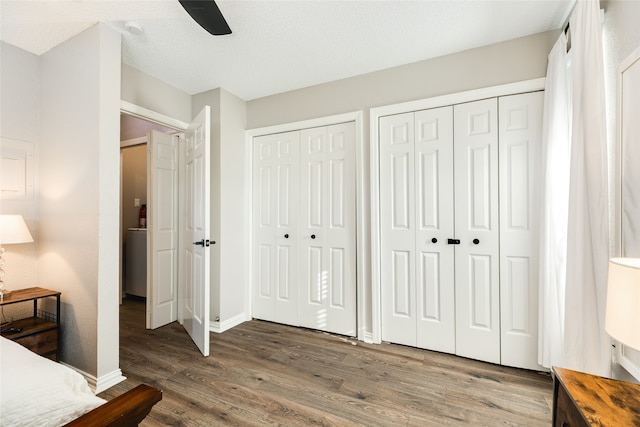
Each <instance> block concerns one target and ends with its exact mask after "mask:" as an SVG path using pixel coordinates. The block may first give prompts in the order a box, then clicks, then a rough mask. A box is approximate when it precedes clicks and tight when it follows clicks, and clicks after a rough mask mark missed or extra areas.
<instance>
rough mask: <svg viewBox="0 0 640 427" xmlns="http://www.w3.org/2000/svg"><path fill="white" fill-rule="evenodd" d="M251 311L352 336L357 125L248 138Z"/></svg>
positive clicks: (273, 319)
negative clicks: (250, 157) (251, 163)
mask: <svg viewBox="0 0 640 427" xmlns="http://www.w3.org/2000/svg"><path fill="white" fill-rule="evenodd" d="M253 171H254V186H253V188H254V198H253V217H254V236H255V237H254V268H253V271H254V291H253V292H254V298H253V301H254V304H253V316H254V317H256V318H259V319H263V320H270V321H275V322H279V323H285V324H289V325H294V326H304V327H308V328H313V329H318V330H322V331H328V332H335V333H339V334H343V335H350V336H354V335H356V223H355V218H356V211H355V207H356V198H355V124H354V123H353V122H350V123H344V124H338V125H332V126H325V127H318V128H312V129H304V130H301V131H294V132H288V133H283V134H275V135H267V136H260V137H256V138H254V170H253Z"/></svg>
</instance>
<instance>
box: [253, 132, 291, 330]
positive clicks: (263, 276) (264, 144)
mask: <svg viewBox="0 0 640 427" xmlns="http://www.w3.org/2000/svg"><path fill="white" fill-rule="evenodd" d="M299 137H300V136H299V133H298V132H288V133H282V134H274V135H266V136H261V137H257V138H255V139H254V146H253V148H254V169H253V172H254V173H253V177H254V178H253V179H254V182H253V188H254V191H255V193H254V196H253V200H254V202H253V218H254V245H253V247H254V268H253V271H254V278H253V279H254V280H253V283H254V287H255V288H254V292H253V295H254V298H253V316H254V317H256V318H259V319H264V320H270V321H276V322H281V323H287V324H292V325H297V324H298V316H297V308H298V307H297V302H298V292H297V287H296V286H297V274H298V270H297V266H298V262H299V261H298V257H299V254H298V238H297V229H298V205H299V200H298V193H299V189H298V183H299V156H298V146H299Z"/></svg>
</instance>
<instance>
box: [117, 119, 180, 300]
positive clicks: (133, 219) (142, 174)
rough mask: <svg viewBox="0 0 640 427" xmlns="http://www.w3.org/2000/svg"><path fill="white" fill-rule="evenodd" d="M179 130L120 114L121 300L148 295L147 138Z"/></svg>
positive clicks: (142, 298)
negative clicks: (150, 133) (154, 134)
mask: <svg viewBox="0 0 640 427" xmlns="http://www.w3.org/2000/svg"><path fill="white" fill-rule="evenodd" d="M152 130H155V131H158V132H162V133H167V134H173V133H176V132H178V130H176V129H174V128H171V127H167V126H164V125H162V124H158V123H154V122H152V121H149V120H145V119H144V118H140V117H135V116H133V115H130V114H126V113H121V114H120V298H121V299H120V302H121V303H122V298H136V299H140V300H144V301H145V302H146V298H147V229H146V205H147V186H148V184H150V183H148V182H147V176H148V174H147V138H148V134H149V132H151V131H152Z"/></svg>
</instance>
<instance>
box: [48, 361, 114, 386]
mask: <svg viewBox="0 0 640 427" xmlns="http://www.w3.org/2000/svg"><path fill="white" fill-rule="evenodd" d="M60 363H61V364H62V365H64V366H66V367H68V368H71V369H73V370H74V371H76V372H77V373H79V374H80V375H82V376H83V377H84V378H85V379H86V380H87V383H88V384H89V388H90V389H91V391H93V392H94V393H95V394H98V393H102V392H103V391H105V390H108V389H109V388H111V387H113V386H114V385H116V384H118V383H120V382H122V381H124V380H126V379H127V377H125V376H123V375H122V371H121V370H120V369H119V368H118V369H116V370H114V371H111V372H109V373H108V374H106V375H102V376H101V377H100V378H96V377H95V376H93V375H91V374H88V373H86V372H84V371H83V370H81V369H78V368H76V367H75V366H71V365H69V364H67V363H64V362H60Z"/></svg>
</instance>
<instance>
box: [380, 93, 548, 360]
mask: <svg viewBox="0 0 640 427" xmlns="http://www.w3.org/2000/svg"><path fill="white" fill-rule="evenodd" d="M542 99H543V96H542V93H541V92H537V93H530V94H522V95H513V96H505V97H500V98H491V99H486V100H481V101H475V102H469V103H465V104H458V105H455V106H447V107H442V108H435V109H430V110H423V111H416V112H409V113H404V114H397V115H393V116H386V117H381V118H380V119H379V144H380V145H379V149H380V165H379V166H380V239H381V246H380V247H381V253H380V267H381V269H380V274H381V277H380V283H381V323H382V339H383V340H385V341H391V342H395V343H400V344H406V345H413V346H417V347H420V348H426V349H430V350H437V351H442V352H448V353H454V354H458V355H461V356H465V357H469V358H473V359H478V360H484V361H488V362H492V363H502V364H505V365H510V366H519V367H525V368H530V369H539V366H538V365H537V363H536V358H537V292H538V286H537V253H538V247H537V243H536V234H537V231H536V230H537V216H538V215H537V214H538V213H537V209H538V204H537V203H538V202H537V197H538V193H537V178H536V177H537V176H539V172H538V162H539V150H540V133H541V127H542V122H541V113H542Z"/></svg>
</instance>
